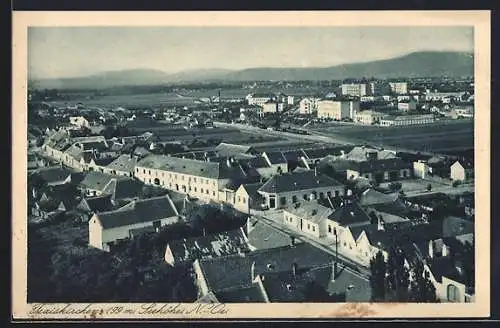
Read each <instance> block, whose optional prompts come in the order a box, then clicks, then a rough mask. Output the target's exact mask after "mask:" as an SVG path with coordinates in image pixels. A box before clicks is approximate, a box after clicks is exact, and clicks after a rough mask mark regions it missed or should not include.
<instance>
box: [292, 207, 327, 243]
mask: <svg viewBox="0 0 500 328" xmlns="http://www.w3.org/2000/svg"><path fill="white" fill-rule="evenodd" d="M283 219H284V222H285V224H287V225H288V226H290V227H293V228H294V229H296V230H298V231H302V232H304V233H306V234H307V235H309V236H312V237H316V238H320V237H322V236H324V229H321V226H320V224H318V223H315V222H312V221H309V220H308V219H307V218H303V217H299V216H297V215H295V214H293V213H290V212H288V211H286V210H285V211H283ZM301 220H302V228H301V227H300V222H301ZM308 225H309V227H308Z"/></svg>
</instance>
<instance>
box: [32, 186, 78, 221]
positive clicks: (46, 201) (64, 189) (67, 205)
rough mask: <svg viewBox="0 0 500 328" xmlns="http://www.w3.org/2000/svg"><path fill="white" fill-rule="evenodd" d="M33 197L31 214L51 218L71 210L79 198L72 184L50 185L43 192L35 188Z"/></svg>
mask: <svg viewBox="0 0 500 328" xmlns="http://www.w3.org/2000/svg"><path fill="white" fill-rule="evenodd" d="M32 197H33V200H34V204H33V205H32V207H31V214H32V215H34V216H37V217H39V218H49V217H51V216H52V215H56V214H58V213H62V212H66V211H70V210H72V209H73V208H75V206H76V205H77V203H78V200H79V198H78V195H77V194H75V193H74V189H73V186H72V185H70V184H64V185H55V186H49V187H48V188H45V190H44V191H43V192H38V191H35V190H34V191H33V194H32Z"/></svg>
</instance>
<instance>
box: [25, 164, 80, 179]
mask: <svg viewBox="0 0 500 328" xmlns="http://www.w3.org/2000/svg"><path fill="white" fill-rule="evenodd" d="M33 174H34V175H35V176H38V177H40V178H41V179H42V180H43V181H44V182H46V183H52V182H59V181H64V180H66V179H67V178H68V176H70V175H71V171H70V170H68V169H66V168H64V167H60V166H54V167H47V168H40V169H38V170H36V171H35V172H34V173H33Z"/></svg>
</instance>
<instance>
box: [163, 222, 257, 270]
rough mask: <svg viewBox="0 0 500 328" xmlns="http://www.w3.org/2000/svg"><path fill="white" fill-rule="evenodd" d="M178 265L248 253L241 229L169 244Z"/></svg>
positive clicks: (174, 241)
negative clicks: (201, 259)
mask: <svg viewBox="0 0 500 328" xmlns="http://www.w3.org/2000/svg"><path fill="white" fill-rule="evenodd" d="M167 247H169V248H170V251H171V252H172V256H173V258H174V262H175V263H176V264H178V263H183V262H186V261H194V260H196V259H200V258H203V259H205V258H215V257H221V256H227V255H232V254H239V253H244V252H248V251H249V250H250V249H249V248H248V245H247V243H246V241H245V236H244V234H243V231H242V230H241V229H236V230H231V231H225V232H220V233H216V234H209V235H206V236H201V237H194V238H188V239H180V240H173V241H171V242H169V243H168V246H167Z"/></svg>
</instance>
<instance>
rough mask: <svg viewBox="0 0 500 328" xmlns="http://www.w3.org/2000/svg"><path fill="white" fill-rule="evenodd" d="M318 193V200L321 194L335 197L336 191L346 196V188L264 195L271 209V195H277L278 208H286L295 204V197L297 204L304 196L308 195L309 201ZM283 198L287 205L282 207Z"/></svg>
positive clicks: (335, 187) (336, 187) (337, 187)
mask: <svg viewBox="0 0 500 328" xmlns="http://www.w3.org/2000/svg"><path fill="white" fill-rule="evenodd" d="M314 191H316V193H317V198H319V197H320V193H323V194H324V196H325V197H326V195H327V193H328V192H330V193H331V195H332V196H333V195H335V191H338V193H339V195H343V194H344V186H342V185H341V186H334V187H326V188H317V189H308V190H294V191H290V192H286V193H280V194H263V195H264V198H265V204H266V205H268V206H269V207H270V203H269V198H270V196H271V195H276V205H277V207H276V208H284V207H286V206H287V205H290V204H293V196H296V197H297V202H300V201H304V200H305V199H304V195H307V197H308V200H310V199H311V198H310V197H311V195H312V194H313V192H314ZM281 197H285V198H286V204H284V205H282V204H281V201H280V199H281Z"/></svg>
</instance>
